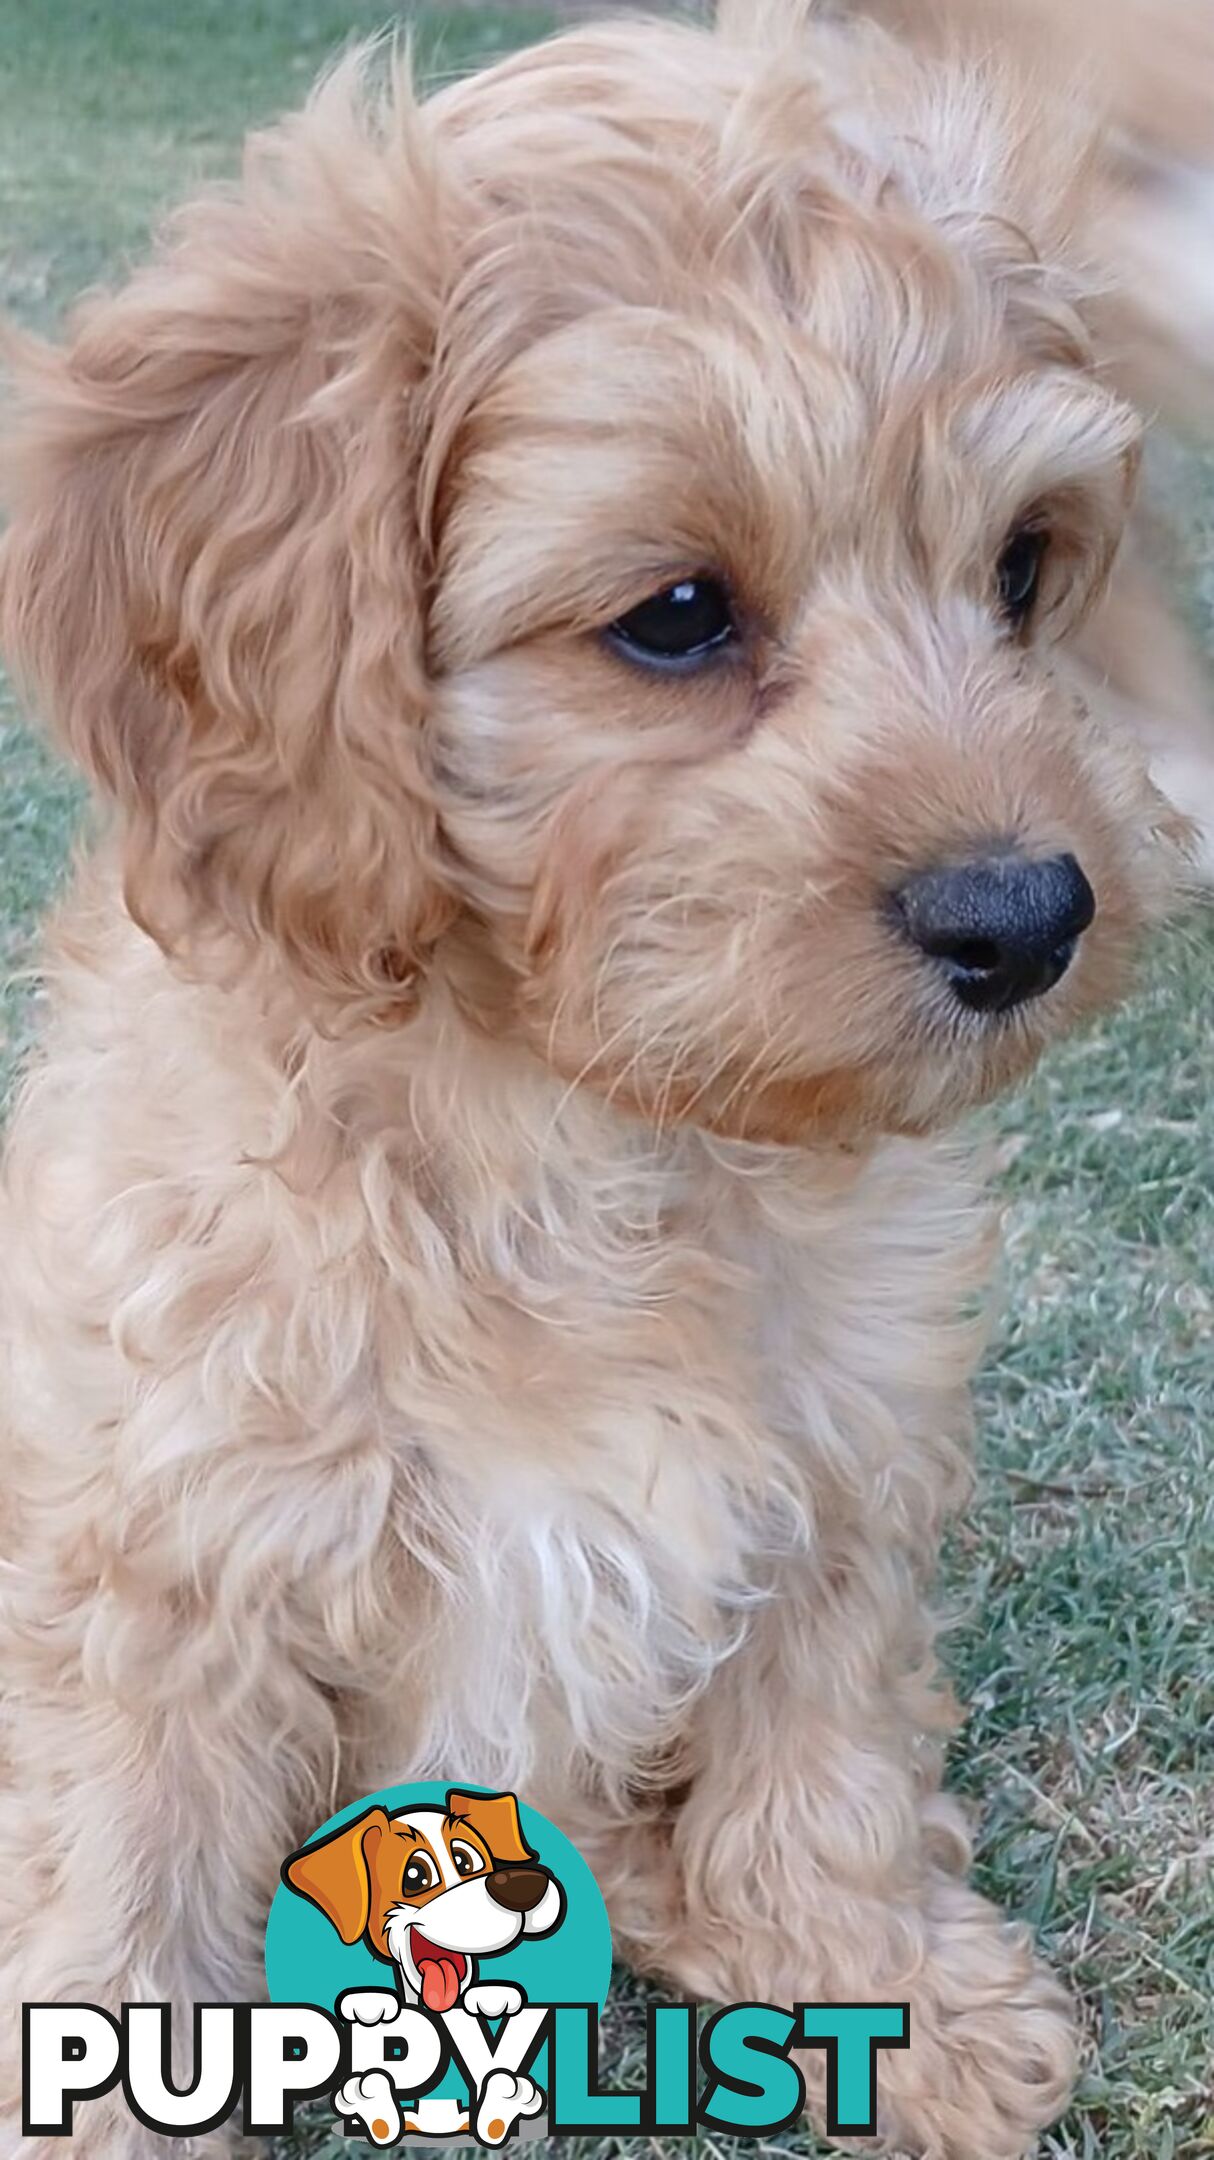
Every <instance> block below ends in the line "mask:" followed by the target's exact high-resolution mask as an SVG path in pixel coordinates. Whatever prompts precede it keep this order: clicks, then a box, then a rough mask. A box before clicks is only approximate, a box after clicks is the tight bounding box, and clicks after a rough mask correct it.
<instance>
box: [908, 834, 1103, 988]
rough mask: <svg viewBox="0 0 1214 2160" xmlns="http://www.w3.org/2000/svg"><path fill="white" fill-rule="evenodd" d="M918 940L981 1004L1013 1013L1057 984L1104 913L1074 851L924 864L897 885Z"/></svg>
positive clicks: (910, 929)
mask: <svg viewBox="0 0 1214 2160" xmlns="http://www.w3.org/2000/svg"><path fill="white" fill-rule="evenodd" d="M894 907H895V910H896V912H897V914H898V916H899V918H900V920H901V924H902V927H903V929H904V930H905V932H906V935H907V936H908V937H909V938H910V939H911V941H912V943H913V944H915V945H917V946H918V947H919V950H920V952H924V953H926V954H927V955H928V956H929V958H930V959H932V960H935V961H936V962H937V964H938V965H939V967H940V969H941V970H942V972H943V974H944V975H945V976H946V977H947V979H948V982H949V985H950V988H951V989H952V991H953V994H954V996H956V997H957V998H959V999H960V1001H961V1003H962V1004H963V1005H968V1006H969V1008H970V1010H971V1011H973V1012H1008V1011H1010V1009H1011V1007H1012V1006H1013V1005H1021V1004H1023V1003H1024V1002H1025V1000H1026V999H1027V998H1035V997H1040V996H1041V995H1042V993H1043V991H1046V990H1052V989H1053V987H1054V984H1055V983H1056V982H1058V981H1059V980H1060V979H1061V977H1062V976H1063V975H1065V973H1066V971H1067V969H1068V968H1069V966H1070V964H1071V961H1072V959H1073V958H1074V955H1075V947H1076V945H1077V943H1078V941H1079V939H1080V937H1081V936H1082V935H1083V932H1084V931H1085V930H1086V929H1087V927H1088V925H1089V923H1090V922H1091V921H1092V919H1093V917H1094V915H1095V913H1096V901H1095V898H1094V895H1093V893H1092V888H1091V886H1090V885H1089V884H1088V881H1087V879H1086V878H1085V876H1084V874H1083V872H1082V870H1081V869H1080V867H1079V865H1078V863H1077V862H1076V860H1075V858H1074V856H1073V855H1055V856H1052V857H1051V859H1050V860H1049V861H1048V862H1026V861H1024V859H1023V858H1022V857H1020V856H1018V855H991V856H987V857H985V858H983V859H982V860H980V861H978V862H968V863H959V864H958V865H957V867H956V868H955V869H942V870H921V871H920V872H919V873H918V875H917V876H916V877H913V878H910V879H909V880H908V881H907V883H906V884H905V885H903V886H902V887H901V889H900V891H898V892H896V893H895V894H894Z"/></svg>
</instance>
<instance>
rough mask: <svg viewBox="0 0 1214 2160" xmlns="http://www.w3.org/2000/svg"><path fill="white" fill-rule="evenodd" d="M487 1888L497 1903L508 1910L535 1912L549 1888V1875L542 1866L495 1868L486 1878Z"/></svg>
mask: <svg viewBox="0 0 1214 2160" xmlns="http://www.w3.org/2000/svg"><path fill="white" fill-rule="evenodd" d="M485 1888H486V1890H487V1891H488V1892H489V1895H490V1897H491V1898H492V1899H493V1901H494V1904H495V1905H502V1906H504V1907H505V1909H506V1911H507V1912H520V1913H528V1912H533V1911H534V1910H535V1907H536V1906H537V1905H538V1904H539V1902H540V1899H541V1898H542V1897H543V1895H544V1892H545V1890H546V1889H547V1888H548V1877H547V1876H546V1875H545V1874H544V1873H543V1872H542V1870H541V1869H540V1868H529V1867H509V1868H495V1869H494V1871H493V1873H492V1875H487V1876H486V1878H485Z"/></svg>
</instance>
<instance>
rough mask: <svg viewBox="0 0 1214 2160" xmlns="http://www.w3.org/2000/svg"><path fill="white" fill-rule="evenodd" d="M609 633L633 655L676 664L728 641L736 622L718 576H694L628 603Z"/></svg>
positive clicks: (700, 656)
mask: <svg viewBox="0 0 1214 2160" xmlns="http://www.w3.org/2000/svg"><path fill="white" fill-rule="evenodd" d="M607 636H608V638H609V640H610V642H611V643H612V644H613V645H614V646H616V647H617V649H618V650H619V651H621V652H624V653H626V654H627V655H628V657H629V658H630V659H632V660H640V661H644V662H646V663H647V664H648V665H649V666H651V667H672V666H673V667H677V666H679V665H680V664H684V665H685V664H686V663H688V662H692V663H694V662H695V661H697V660H703V659H706V658H707V657H708V655H709V654H710V653H714V652H719V651H720V649H721V648H722V646H725V645H728V644H730V643H732V641H733V639H734V638H735V637H736V636H737V625H736V623H735V622H734V614H733V609H732V607H731V606H730V601H729V595H728V593H727V592H726V590H725V587H724V586H723V585H722V584H720V583H719V581H718V580H717V579H716V578H710V577H694V578H684V579H683V581H682V583H681V584H678V585H668V586H667V587H666V589H665V591H664V592H660V593H654V594H653V596H652V598H651V599H649V600H642V602H641V604H640V606H639V607H634V608H630V609H629V611H628V613H627V615H621V616H620V617H619V620H618V621H617V622H613V623H612V625H611V627H610V629H609V630H608V632H607Z"/></svg>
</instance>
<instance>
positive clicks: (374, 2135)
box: [333, 1989, 404, 2145]
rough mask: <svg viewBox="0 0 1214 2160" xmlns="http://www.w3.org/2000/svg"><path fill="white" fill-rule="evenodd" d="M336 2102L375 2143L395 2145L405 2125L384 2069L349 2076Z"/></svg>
mask: <svg viewBox="0 0 1214 2160" xmlns="http://www.w3.org/2000/svg"><path fill="white" fill-rule="evenodd" d="M370 1992H371V1991H370V1990H369V1989H368V1990H367V1993H370ZM375 1992H376V1993H382V1990H380V1989H377V1990H376V1991H375ZM333 2105H334V2108H335V2109H336V2111H337V2113H338V2114H339V2115H340V2116H342V2118H343V2119H344V2121H345V2122H346V2123H347V2124H351V2123H360V2124H361V2125H362V2128H363V2129H364V2130H365V2131H366V2133H367V2136H368V2137H369V2138H370V2140H371V2143H372V2144H373V2145H394V2144H395V2143H396V2140H397V2138H398V2137H399V2136H400V2134H401V2130H402V2129H403V2127H404V2126H403V2124H402V2122H401V2119H400V2109H399V2108H398V2106H397V2104H396V2094H395V2091H394V2090H393V2086H392V2080H391V2078H390V2077H389V2076H388V2074H387V2072H386V2071H384V2070H364V2072H363V2074H362V2076H361V2077H349V2078H347V2079H346V2082H345V2084H344V2085H340V2086H339V2087H338V2089H337V2091H336V2092H335V2093H334V2095H333Z"/></svg>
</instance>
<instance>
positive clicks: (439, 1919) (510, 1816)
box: [282, 1791, 565, 2015]
mask: <svg viewBox="0 0 1214 2160" xmlns="http://www.w3.org/2000/svg"><path fill="white" fill-rule="evenodd" d="M282 1878H283V1881H284V1882H285V1883H287V1884H288V1885H289V1887H290V1888H291V1889H292V1890H294V1891H297V1892H298V1894H299V1895H300V1896H301V1897H306V1898H309V1899H310V1900H311V1902H312V1904H313V1905H316V1906H319V1908H320V1910H321V1912H322V1913H323V1914H324V1916H325V1918H326V1920H328V1921H330V1922H331V1924H332V1925H333V1926H334V1927H335V1928H336V1929H337V1932H338V1934H339V1935H340V1936H341V1939H342V1941H343V1942H344V1943H356V1942H359V1941H360V1940H361V1941H365V1942H366V1944H367V1947H368V1949H370V1950H371V1951H372V1952H373V1953H374V1955H375V1956H376V1957H377V1958H382V1959H383V1960H384V1962H385V1963H386V1964H391V1965H394V1966H395V1967H396V1971H397V1975H398V1980H399V1987H400V1993H401V1996H402V1998H403V2000H404V2001H405V2002H411V2003H418V2002H420V2003H423V2004H424V2005H425V2007H426V2009H427V2010H431V2011H433V2012H434V2013H435V2014H436V2015H441V2013H442V2012H443V2011H445V2010H452V2009H454V2007H455V2005H456V2003H457V2002H459V2001H461V2000H464V2001H466V1998H467V1991H468V1989H469V1987H470V1986H471V1985H472V1983H473V1981H474V1979H475V1977H476V1962H475V1961H476V1959H477V1958H481V1957H495V1956H498V1955H499V1954H500V1953H501V1952H502V1951H503V1950H509V1949H511V1948H512V1947H513V1945H514V1944H515V1943H516V1942H518V1941H519V1939H520V1938H521V1937H522V1936H524V1935H551V1934H552V1932H553V1930H554V1929H555V1928H558V1927H559V1926H560V1923H561V1920H562V1919H563V1917H564V1912H565V1896H564V1892H563V1890H562V1889H561V1886H560V1884H559V1882H558V1881H557V1879H556V1877H555V1876H554V1875H553V1874H551V1873H550V1871H549V1870H548V1869H547V1868H545V1867H542V1866H541V1865H540V1864H539V1862H538V1860H537V1858H536V1855H535V1854H534V1852H533V1851H532V1850H531V1847H530V1846H529V1845H528V1844H527V1842H526V1840H525V1838H524V1837H523V1832H522V1824H521V1823H520V1821H519V1812H518V1803H517V1801H516V1800H515V1797H514V1794H513V1793H492V1794H484V1793H466V1792H455V1791H452V1792H449V1793H448V1794H447V1805H446V1808H445V1809H444V1808H441V1807H439V1806H438V1805H437V1803H436V1804H434V1805H433V1806H429V1807H411V1808H405V1809H403V1810H402V1811H401V1813H400V1814H397V1815H389V1814H388V1813H387V1811H386V1809H384V1808H382V1807H373V1808H369V1809H368V1811H367V1813H366V1814H365V1815H360V1816H359V1817H358V1818H357V1820H356V1821H354V1822H350V1823H344V1824H343V1825H342V1827H341V1828H340V1829H339V1830H334V1831H333V1832H332V1833H331V1834H330V1836H328V1837H327V1838H324V1839H322V1840H321V1841H320V1843H319V1844H316V1845H305V1846H304V1847H303V1849H302V1850H301V1851H300V1852H296V1853H292V1854H291V1856H290V1858H289V1859H288V1860H286V1861H284V1863H283V1869H282ZM422 1914H424V1915H425V1926H424V1927H423V1926H422V1925H421V1919H420V1916H421V1915H422ZM494 1992H495V1993H500V1992H501V1990H497V1989H495V1990H494ZM512 1992H513V1991H512ZM467 2006H468V2007H469V2008H473V2007H475V2004H472V2003H470V2004H468V2005H467ZM489 2014H490V2015H493V2013H492V2012H490V2013H489Z"/></svg>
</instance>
